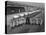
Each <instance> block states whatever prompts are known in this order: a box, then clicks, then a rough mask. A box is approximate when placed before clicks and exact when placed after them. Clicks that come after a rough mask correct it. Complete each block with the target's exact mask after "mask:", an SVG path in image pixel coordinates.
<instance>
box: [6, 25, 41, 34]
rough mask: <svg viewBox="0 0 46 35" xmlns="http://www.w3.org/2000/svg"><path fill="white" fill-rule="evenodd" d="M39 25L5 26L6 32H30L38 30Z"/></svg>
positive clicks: (39, 28)
mask: <svg viewBox="0 0 46 35" xmlns="http://www.w3.org/2000/svg"><path fill="white" fill-rule="evenodd" d="M41 28H42V27H41V26H39V25H21V26H18V27H14V28H12V29H10V28H7V33H9V34H10V33H30V32H40V30H41Z"/></svg>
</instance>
